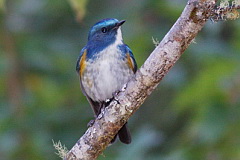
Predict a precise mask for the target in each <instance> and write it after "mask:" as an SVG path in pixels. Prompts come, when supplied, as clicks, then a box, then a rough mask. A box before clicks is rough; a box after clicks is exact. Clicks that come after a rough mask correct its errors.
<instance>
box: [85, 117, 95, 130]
mask: <svg viewBox="0 0 240 160" xmlns="http://www.w3.org/2000/svg"><path fill="white" fill-rule="evenodd" d="M94 122H95V119H92V120H90V121H89V122H88V124H87V127H88V128H89V127H92V126H93V124H94Z"/></svg>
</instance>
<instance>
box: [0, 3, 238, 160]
mask: <svg viewBox="0 0 240 160" xmlns="http://www.w3.org/2000/svg"><path fill="white" fill-rule="evenodd" d="M186 3H187V0H171V1H169V0H122V1H119V0H101V1H96V0H0V159H2V160H13V159H19V160H49V159H51V160H57V159H60V158H59V157H58V156H57V155H56V154H55V152H56V150H55V149H54V147H53V144H52V140H54V141H58V140H60V141H61V142H62V144H65V146H66V147H67V148H68V149H71V147H72V146H73V145H74V144H75V142H76V141H77V140H78V138H79V137H80V136H81V135H82V134H83V133H84V132H85V130H86V129H87V127H86V126H87V123H88V122H89V120H91V119H92V118H93V113H92V110H91V108H90V107H89V104H88V102H87V101H86V99H85V97H84V96H83V94H82V93H81V91H80V87H79V80H78V76H77V73H76V72H75V65H76V60H77V57H78V55H79V52H80V50H81V48H82V47H83V46H84V45H85V44H86V41H87V34H88V30H89V28H90V27H91V26H92V25H93V24H94V23H95V22H97V21H99V20H100V19H103V18H117V19H125V20H126V23H125V24H124V25H123V27H122V29H123V37H124V41H125V43H127V44H128V45H129V46H130V47H131V49H132V50H133V53H134V54H135V57H136V60H137V63H138V66H141V65H142V64H143V62H144V61H145V59H146V58H147V57H148V56H149V54H150V53H151V51H152V50H153V49H154V47H155V46H154V44H153V42H152V37H154V38H155V39H158V40H159V41H160V40H161V39H162V38H163V37H164V35H165V34H166V33H167V31H168V30H169V29H170V28H171V26H172V25H173V24H174V22H175V21H176V20H177V18H178V17H179V15H180V14H181V12H182V10H183V8H184V6H185V4H186ZM129 127H130V130H131V132H132V137H133V141H132V144H130V145H124V144H121V143H120V142H117V143H115V144H114V145H112V146H111V147H109V148H107V149H106V150H105V151H104V153H103V154H102V155H101V156H100V157H99V159H100V160H123V159H126V160H146V159H147V160H193V159H194V160H239V159H240V20H239V19H238V20H235V21H222V22H218V23H214V22H211V21H209V22H208V23H207V24H206V25H205V27H204V29H203V30H202V31H201V33H200V34H199V35H198V36H197V38H196V39H195V41H194V43H192V44H191V46H190V47H189V48H188V49H187V51H186V52H185V53H184V54H183V56H182V57H181V58H180V60H179V61H178V62H177V63H176V65H175V66H174V67H173V69H172V70H171V71H170V72H169V74H168V75H167V76H166V77H165V78H164V80H163V81H162V82H161V83H160V85H159V86H158V88H157V89H156V90H155V91H154V92H153V94H151V96H150V97H149V98H148V99H147V101H146V102H145V103H144V104H143V105H142V107H141V108H140V109H139V110H138V111H137V112H136V114H135V115H134V116H132V117H131V119H130V120H129Z"/></svg>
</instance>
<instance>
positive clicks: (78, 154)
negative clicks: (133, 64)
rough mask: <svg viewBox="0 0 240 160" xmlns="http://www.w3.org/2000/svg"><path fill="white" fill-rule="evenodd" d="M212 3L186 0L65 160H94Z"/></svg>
mask: <svg viewBox="0 0 240 160" xmlns="http://www.w3.org/2000/svg"><path fill="white" fill-rule="evenodd" d="M215 3H216V0H189V1H188V4H187V5H186V7H185V9H184V11H183V13H182V15H181V16H180V18H179V19H178V20H177V22H176V23H175V24H174V26H173V27H172V28H171V30H170V31H169V32H168V33H167V35H166V36H165V37H164V38H163V40H162V41H161V43H160V44H159V45H158V46H157V47H156V48H155V50H154V51H153V52H152V54H151V55H150V56H149V57H148V59H147V60H146V61H145V63H144V64H143V66H142V67H141V68H140V69H139V70H138V71H137V73H136V75H135V77H134V78H133V79H131V81H129V83H128V84H127V85H126V86H125V87H124V88H123V89H122V91H120V92H119V94H118V95H116V96H115V99H116V100H114V101H113V102H111V104H110V105H109V106H108V107H106V108H105V109H103V110H102V113H101V114H100V115H99V116H98V117H97V119H96V120H95V123H94V124H93V126H92V127H90V128H88V130H87V131H86V132H85V134H84V135H83V136H82V137H81V138H80V139H79V140H78V141H77V143H76V144H75V145H74V146H73V148H72V149H71V150H70V151H69V152H68V154H67V155H66V158H65V159H66V160H73V159H74V160H75V159H77V160H93V159H96V158H97V157H98V156H99V155H100V154H101V153H102V152H103V150H104V149H105V148H106V147H107V146H108V144H109V142H110V141H111V139H112V138H113V137H114V135H115V134H116V133H117V132H118V130H119V129H120V128H121V127H122V126H123V124H124V123H125V122H126V121H127V120H128V119H129V117H130V116H131V115H132V114H133V113H134V112H135V111H136V110H137V109H138V108H139V107H140V106H141V104H142V103H143V102H144V101H145V99H146V98H147V97H148V96H149V95H150V94H151V93H152V91H153V90H154V89H155V88H156V87H157V85H158V84H159V82H160V81H161V80H162V78H163V77H164V76H165V75H166V74H167V73H168V71H169V70H170V69H171V68H172V66H173V65H174V64H175V63H176V61H177V60H178V59H179V58H180V56H181V55H182V54H183V52H184V51H185V50H186V49H187V47H188V46H189V45H190V44H191V42H192V41H193V39H194V38H195V37H196V35H197V33H198V32H199V31H200V30H201V29H202V27H203V26H204V24H205V23H206V21H207V20H208V19H209V17H210V15H211V11H212V10H213V8H214V6H215Z"/></svg>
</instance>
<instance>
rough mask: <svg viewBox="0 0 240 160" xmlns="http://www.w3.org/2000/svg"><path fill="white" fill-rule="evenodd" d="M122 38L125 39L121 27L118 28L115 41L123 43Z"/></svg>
mask: <svg viewBox="0 0 240 160" xmlns="http://www.w3.org/2000/svg"><path fill="white" fill-rule="evenodd" d="M122 40H123V38H122V31H121V27H119V28H118V30H117V35H116V42H115V43H116V44H120V43H122Z"/></svg>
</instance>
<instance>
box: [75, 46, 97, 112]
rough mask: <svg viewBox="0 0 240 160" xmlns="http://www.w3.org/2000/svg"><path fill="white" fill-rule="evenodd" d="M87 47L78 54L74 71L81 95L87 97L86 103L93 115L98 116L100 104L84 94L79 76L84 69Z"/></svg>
mask: <svg viewBox="0 0 240 160" xmlns="http://www.w3.org/2000/svg"><path fill="white" fill-rule="evenodd" d="M87 52H88V50H87V47H86V46H85V47H84V48H83V49H82V50H81V52H80V55H79V57H78V60H77V65H76V71H77V72H78V74H79V78H80V87H81V90H82V92H83V94H84V95H85V96H86V97H87V100H88V102H89V103H90V105H91V107H92V109H93V111H94V113H95V115H98V114H99V112H100V109H101V106H102V103H100V102H95V101H93V100H92V99H91V98H90V97H89V96H88V95H87V93H86V91H85V89H84V87H83V85H82V79H81V76H82V74H83V72H84V70H85V68H86V57H87Z"/></svg>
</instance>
